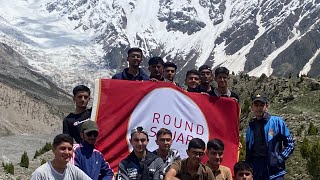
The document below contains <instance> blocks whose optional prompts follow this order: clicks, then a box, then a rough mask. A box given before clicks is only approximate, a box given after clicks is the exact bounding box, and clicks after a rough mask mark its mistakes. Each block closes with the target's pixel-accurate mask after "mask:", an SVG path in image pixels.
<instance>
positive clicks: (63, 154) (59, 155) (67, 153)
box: [52, 142, 73, 164]
mask: <svg viewBox="0 0 320 180" xmlns="http://www.w3.org/2000/svg"><path fill="white" fill-rule="evenodd" d="M52 151H53V154H54V159H55V160H56V161H57V162H58V163H59V164H67V163H68V162H69V161H70V159H71V157H72V154H73V148H72V145H71V144H70V143H68V142H63V143H61V144H59V145H58V146H57V147H54V148H53V149H52Z"/></svg>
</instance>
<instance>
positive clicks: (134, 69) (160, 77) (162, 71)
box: [112, 48, 239, 101]
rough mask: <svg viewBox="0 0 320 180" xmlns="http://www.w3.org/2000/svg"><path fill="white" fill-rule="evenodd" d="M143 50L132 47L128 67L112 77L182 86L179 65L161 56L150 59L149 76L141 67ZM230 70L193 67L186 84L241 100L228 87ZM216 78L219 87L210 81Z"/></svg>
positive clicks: (210, 93)
mask: <svg viewBox="0 0 320 180" xmlns="http://www.w3.org/2000/svg"><path fill="white" fill-rule="evenodd" d="M142 60H143V52H142V50H141V49H140V48H131V49H129V50H128V56H127V61H128V65H129V67H128V68H125V69H124V70H123V71H122V72H120V73H117V74H115V75H114V76H113V77H112V79H122V80H133V81H137V80H139V81H146V80H151V81H165V82H172V83H174V84H176V85H177V86H179V87H182V86H181V85H179V84H178V83H177V82H175V81H174V78H175V76H176V72H177V65H175V64H174V63H172V62H164V61H163V59H162V58H161V57H152V58H150V59H149V61H148V65H149V67H148V70H149V71H150V76H148V75H147V74H146V73H145V72H144V71H143V70H142V69H141V68H140V64H141V62H142ZM229 78H230V77H229V70H228V69H227V68H225V67H218V68H217V69H216V70H215V72H214V74H213V72H212V69H211V67H210V66H208V65H202V66H200V67H199V69H198V70H196V69H192V70H189V71H187V73H186V77H185V86H186V90H187V91H188V92H199V93H207V94H209V95H211V96H224V97H232V98H234V99H236V100H237V101H239V96H238V95H237V94H236V93H234V92H232V91H231V90H229V89H228V79H229ZM213 80H215V81H216V83H217V85H218V86H217V88H214V87H213V86H211V85H210V83H211V82H212V81H213Z"/></svg>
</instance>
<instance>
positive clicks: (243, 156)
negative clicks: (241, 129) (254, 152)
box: [239, 134, 246, 161]
mask: <svg viewBox="0 0 320 180" xmlns="http://www.w3.org/2000/svg"><path fill="white" fill-rule="evenodd" d="M240 143H241V145H242V148H241V149H240V153H239V161H244V160H245V159H246V140H245V138H244V136H243V134H241V136H240Z"/></svg>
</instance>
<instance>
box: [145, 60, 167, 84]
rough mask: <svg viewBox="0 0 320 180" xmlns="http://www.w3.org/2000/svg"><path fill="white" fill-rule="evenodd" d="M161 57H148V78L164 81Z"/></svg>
mask: <svg viewBox="0 0 320 180" xmlns="http://www.w3.org/2000/svg"><path fill="white" fill-rule="evenodd" d="M163 64H164V62H163V59H162V58H161V57H152V58H150V59H149V62H148V65H149V68H148V69H149V71H150V79H151V80H153V79H155V80H158V81H164V78H163Z"/></svg>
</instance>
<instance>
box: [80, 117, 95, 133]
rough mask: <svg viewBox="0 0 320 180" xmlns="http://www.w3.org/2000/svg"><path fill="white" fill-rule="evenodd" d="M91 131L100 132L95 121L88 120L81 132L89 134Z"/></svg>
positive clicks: (82, 126)
mask: <svg viewBox="0 0 320 180" xmlns="http://www.w3.org/2000/svg"><path fill="white" fill-rule="evenodd" d="M91 131H99V130H98V126H97V123H96V122H95V121H91V120H88V121H85V122H84V123H82V125H81V132H84V133H88V132H91Z"/></svg>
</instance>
